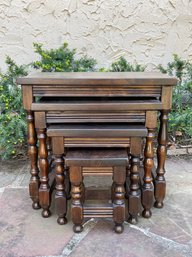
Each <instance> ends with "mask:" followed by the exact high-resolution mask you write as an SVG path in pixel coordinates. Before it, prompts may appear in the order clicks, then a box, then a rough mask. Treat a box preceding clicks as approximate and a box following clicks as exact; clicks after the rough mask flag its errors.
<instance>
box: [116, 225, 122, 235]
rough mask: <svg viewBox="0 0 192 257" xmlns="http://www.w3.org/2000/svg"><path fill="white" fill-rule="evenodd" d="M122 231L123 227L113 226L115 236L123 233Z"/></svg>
mask: <svg viewBox="0 0 192 257" xmlns="http://www.w3.org/2000/svg"><path fill="white" fill-rule="evenodd" d="M123 230H124V227H123V225H122V224H121V225H120V224H116V225H115V233H117V234H121V233H123Z"/></svg>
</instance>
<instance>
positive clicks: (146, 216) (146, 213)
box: [142, 210, 152, 219]
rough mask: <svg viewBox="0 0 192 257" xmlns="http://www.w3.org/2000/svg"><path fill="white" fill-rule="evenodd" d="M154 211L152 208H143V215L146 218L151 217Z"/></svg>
mask: <svg viewBox="0 0 192 257" xmlns="http://www.w3.org/2000/svg"><path fill="white" fill-rule="evenodd" d="M151 215H152V213H151V211H150V210H143V212H142V216H143V217H144V218H146V219H149V218H150V217H151Z"/></svg>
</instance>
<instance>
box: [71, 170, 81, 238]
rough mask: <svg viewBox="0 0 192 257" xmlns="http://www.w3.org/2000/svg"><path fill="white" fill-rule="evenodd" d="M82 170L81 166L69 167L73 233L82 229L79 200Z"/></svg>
mask: <svg viewBox="0 0 192 257" xmlns="http://www.w3.org/2000/svg"><path fill="white" fill-rule="evenodd" d="M82 180H83V178H82V172H81V166H72V167H70V181H71V196H72V206H71V219H72V221H73V223H74V226H73V230H74V232H75V233H79V232H81V231H82V230H83V226H82V222H83V218H84V217H83V205H82V202H81V197H82V188H81V184H82Z"/></svg>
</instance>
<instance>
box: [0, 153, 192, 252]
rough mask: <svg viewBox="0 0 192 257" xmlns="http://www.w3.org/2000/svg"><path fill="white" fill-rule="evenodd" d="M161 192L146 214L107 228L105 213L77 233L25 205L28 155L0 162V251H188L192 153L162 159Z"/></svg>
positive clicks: (191, 235)
mask: <svg viewBox="0 0 192 257" xmlns="http://www.w3.org/2000/svg"><path fill="white" fill-rule="evenodd" d="M166 170H167V173H166V179H167V196H166V200H165V206H164V208H163V209H155V208H153V209H152V212H153V215H152V218H150V219H144V218H140V219H139V223H138V225H130V224H128V223H125V229H124V233H123V234H121V235H117V234H115V233H114V232H113V231H112V227H113V222H112V221H111V220H110V219H105V220H96V219H92V220H89V221H87V222H86V223H85V225H84V231H83V232H82V233H81V234H74V233H73V231H72V223H71V221H70V217H68V220H69V222H68V224H67V225H64V226H60V225H58V224H57V223H56V217H57V216H56V214H55V213H54V206H53V207H52V216H51V217H50V218H48V219H44V218H42V217H41V210H37V211H35V210H33V209H32V208H31V200H30V198H29V196H28V181H29V164H28V161H15V162H3V163H0V257H29V256H30V257H32V256H47V257H48V256H49V257H53V256H54V257H63V256H70V257H101V256H102V257H112V256H113V257H118V256H121V257H141V256H142V257H145V256H146V257H161V256H163V257H173V256H174V257H181V256H182V257H192V157H190V156H188V157H187V158H179V157H178V158H177V157H172V158H170V159H168V160H167V163H166Z"/></svg>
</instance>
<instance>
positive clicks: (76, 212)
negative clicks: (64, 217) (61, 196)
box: [65, 149, 128, 233]
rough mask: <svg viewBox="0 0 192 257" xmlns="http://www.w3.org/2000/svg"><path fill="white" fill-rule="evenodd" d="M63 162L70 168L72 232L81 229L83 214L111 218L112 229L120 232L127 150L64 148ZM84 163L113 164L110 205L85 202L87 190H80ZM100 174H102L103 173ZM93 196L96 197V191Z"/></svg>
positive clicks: (103, 165)
mask: <svg viewBox="0 0 192 257" xmlns="http://www.w3.org/2000/svg"><path fill="white" fill-rule="evenodd" d="M114 158H116V160H115V159H114ZM65 162H66V165H67V166H69V169H70V181H71V184H72V208H71V213H72V221H73V223H74V232H81V231H82V222H83V219H84V218H85V217H89V218H90V217H92V218H93V217H113V220H114V223H115V232H116V233H122V232H123V222H124V219H125V203H124V192H125V189H124V183H125V176H126V165H128V156H127V151H126V149H109V150H108V149H97V150H94V149H82V150H81V151H77V150H73V149H70V150H68V151H67V154H66V157H65ZM83 166H85V167H94V166H96V167H97V166H98V167H106V166H107V167H108V166H112V167H113V183H114V185H115V186H114V197H113V199H112V204H111V205H109V204H107V205H106V204H105V205H101V206H100V205H91V206H90V205H86V204H85V205H84V198H85V200H86V195H87V194H88V192H87V189H85V194H84V193H83V188H84V186H83V185H82V184H83V175H85V173H83V172H82V171H83ZM100 174H101V175H102V174H103V172H102V173H100ZM83 194H84V195H83ZM99 195H100V193H99V194H98V196H99ZM93 196H94V197H93V198H94V199H95V193H94V194H93ZM101 199H103V197H102V198H101ZM101 199H99V200H101Z"/></svg>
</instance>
